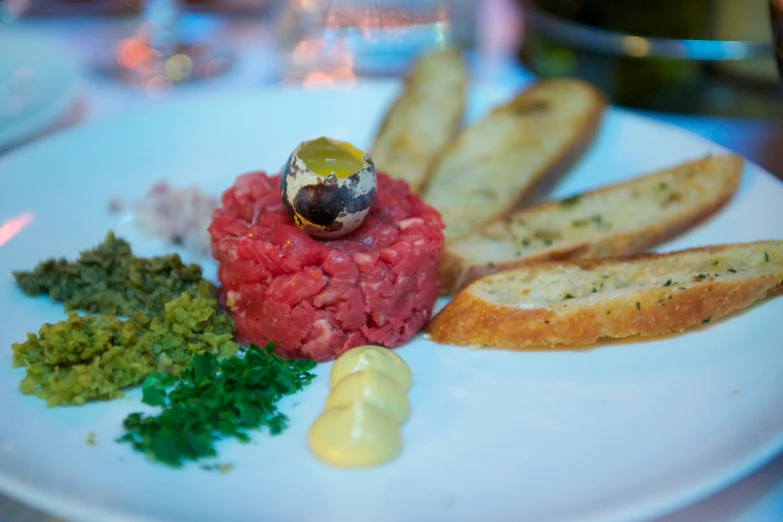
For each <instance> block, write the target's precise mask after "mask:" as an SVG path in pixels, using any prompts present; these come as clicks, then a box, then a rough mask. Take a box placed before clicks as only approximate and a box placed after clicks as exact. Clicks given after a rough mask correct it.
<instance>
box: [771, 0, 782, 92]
mask: <svg viewBox="0 0 783 522" xmlns="http://www.w3.org/2000/svg"><path fill="white" fill-rule="evenodd" d="M769 16H770V20H771V21H772V41H773V42H774V44H775V56H776V57H777V59H778V72H779V73H780V78H781V79H782V80H783V0H769Z"/></svg>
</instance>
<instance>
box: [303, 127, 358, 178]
mask: <svg viewBox="0 0 783 522" xmlns="http://www.w3.org/2000/svg"><path fill="white" fill-rule="evenodd" d="M296 155H297V156H298V157H299V159H301V160H302V161H304V162H305V165H307V169H308V170H309V171H311V172H314V173H315V174H318V175H319V176H323V177H326V176H329V175H330V174H332V173H334V175H335V176H337V177H338V178H340V179H345V178H347V177H348V176H350V175H351V174H353V173H355V172H359V171H360V170H362V168H363V167H364V159H363V157H364V152H362V151H361V150H359V149H357V148H356V147H354V146H353V145H351V144H350V143H346V142H343V141H337V140H332V139H329V138H324V137H321V138H317V139H314V140H312V141H310V142H308V143H306V144H305V145H304V146H303V147H302V148H301V149H299V151H298V152H297V154H296Z"/></svg>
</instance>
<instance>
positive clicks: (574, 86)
mask: <svg viewBox="0 0 783 522" xmlns="http://www.w3.org/2000/svg"><path fill="white" fill-rule="evenodd" d="M605 106H606V103H605V101H604V97H603V96H602V95H601V93H599V92H598V91H597V90H596V89H595V88H594V87H592V86H591V85H589V84H587V83H585V82H582V81H579V80H568V79H557V80H544V81H541V82H539V83H537V84H535V85H533V86H532V87H530V88H529V89H527V90H525V91H524V92H522V93H521V94H519V95H517V96H516V97H515V98H514V99H513V100H511V101H510V102H509V103H507V104H506V105H503V106H501V107H498V108H496V109H495V110H493V111H492V112H491V113H490V114H489V115H488V116H487V117H486V118H484V119H483V120H481V121H479V122H478V123H475V124H474V125H472V126H469V127H467V128H465V129H464V130H463V131H462V132H461V133H460V134H459V135H458V136H457V137H456V139H455V140H454V141H452V142H451V143H450V144H449V146H448V147H447V148H446V150H445V151H444V152H443V155H442V156H441V158H440V159H439V160H438V161H437V163H436V164H435V167H434V172H433V173H432V177H431V178H430V180H429V183H428V185H427V188H426V190H425V191H424V193H423V198H424V200H425V201H426V202H427V203H429V204H431V205H432V206H434V207H435V208H436V209H437V210H438V211H439V212H440V213H441V215H442V216H443V219H444V221H445V222H446V231H445V235H446V239H447V241H450V240H454V239H456V238H458V237H461V236H464V235H466V234H468V233H470V232H472V231H473V230H474V229H475V228H477V227H478V226H480V225H482V224H483V223H485V222H487V221H489V220H491V219H493V218H497V217H501V216H505V215H507V214H508V213H509V212H511V211H512V210H514V209H515V208H517V207H519V206H520V205H521V204H523V203H526V202H528V201H530V200H531V199H533V198H534V197H535V196H537V195H539V194H541V193H542V192H543V191H544V190H546V189H547V188H548V187H549V186H550V185H551V184H552V183H553V182H555V181H556V180H557V179H558V178H559V176H560V175H561V174H563V173H564V172H565V171H566V170H567V169H568V168H569V167H570V166H571V165H572V164H573V163H574V162H575V161H576V160H577V159H579V158H580V157H581V155H582V153H583V152H584V151H585V150H586V149H587V148H588V147H589V146H590V144H591V143H592V140H593V136H594V135H595V132H596V129H597V128H598V124H599V121H600V119H601V115H602V114H603V111H604V108H605ZM379 167H380V168H382V165H381V164H380V163H379Z"/></svg>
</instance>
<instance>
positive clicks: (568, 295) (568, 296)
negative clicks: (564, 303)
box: [565, 294, 574, 299]
mask: <svg viewBox="0 0 783 522" xmlns="http://www.w3.org/2000/svg"><path fill="white" fill-rule="evenodd" d="M565 298H566V299H573V298H574V296H572V295H571V294H566V295H565Z"/></svg>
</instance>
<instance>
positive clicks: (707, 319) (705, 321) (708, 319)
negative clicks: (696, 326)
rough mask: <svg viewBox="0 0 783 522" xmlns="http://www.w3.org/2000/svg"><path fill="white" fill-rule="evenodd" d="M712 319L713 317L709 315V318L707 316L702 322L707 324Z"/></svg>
mask: <svg viewBox="0 0 783 522" xmlns="http://www.w3.org/2000/svg"><path fill="white" fill-rule="evenodd" d="M710 319H712V317H708V318H706V319H705V320H703V321H702V322H701V324H707V323H709V322H710Z"/></svg>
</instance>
